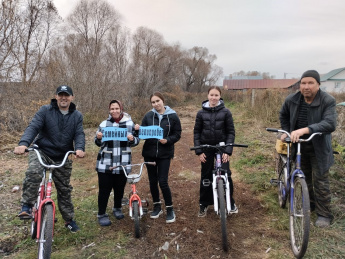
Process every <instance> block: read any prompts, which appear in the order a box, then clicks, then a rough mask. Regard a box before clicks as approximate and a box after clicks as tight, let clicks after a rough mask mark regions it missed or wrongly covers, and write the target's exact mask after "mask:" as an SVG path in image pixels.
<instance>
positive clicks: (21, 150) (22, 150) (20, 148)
mask: <svg viewBox="0 0 345 259" xmlns="http://www.w3.org/2000/svg"><path fill="white" fill-rule="evenodd" d="M27 148H28V147H27V146H18V147H15V148H14V153H15V154H16V155H21V154H24V153H25V149H27Z"/></svg>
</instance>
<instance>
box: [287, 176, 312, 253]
mask: <svg viewBox="0 0 345 259" xmlns="http://www.w3.org/2000/svg"><path fill="white" fill-rule="evenodd" d="M290 206H291V205H290ZM292 208H293V211H290V238H291V247H292V251H293V253H294V255H295V257H296V258H302V257H303V256H304V254H305V252H306V251H307V247H308V240H309V228H310V202H309V192H308V187H307V184H306V182H305V179H304V178H300V177H296V178H295V188H294V193H293V205H292ZM290 210H291V209H290Z"/></svg>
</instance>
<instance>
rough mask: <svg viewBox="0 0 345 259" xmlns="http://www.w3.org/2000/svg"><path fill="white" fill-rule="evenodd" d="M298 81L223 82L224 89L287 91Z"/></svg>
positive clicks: (234, 80) (235, 80)
mask: <svg viewBox="0 0 345 259" xmlns="http://www.w3.org/2000/svg"><path fill="white" fill-rule="evenodd" d="M298 81H299V80H298V79H257V80H255V79H251V80H237V79H232V80H223V87H224V89H229V90H243V89H287V88H289V87H291V86H293V85H294V84H296V83H297V82H298Z"/></svg>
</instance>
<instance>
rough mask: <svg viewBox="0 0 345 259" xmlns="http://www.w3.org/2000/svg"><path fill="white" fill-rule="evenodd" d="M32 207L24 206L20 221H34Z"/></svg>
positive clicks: (20, 213) (19, 215)
mask: <svg viewBox="0 0 345 259" xmlns="http://www.w3.org/2000/svg"><path fill="white" fill-rule="evenodd" d="M31 207H32V206H30V205H28V204H23V206H22V209H21V211H20V212H19V214H18V217H19V218H20V219H32V213H31Z"/></svg>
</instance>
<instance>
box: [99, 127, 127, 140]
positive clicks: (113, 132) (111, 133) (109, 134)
mask: <svg viewBox="0 0 345 259" xmlns="http://www.w3.org/2000/svg"><path fill="white" fill-rule="evenodd" d="M102 133H103V137H102V141H111V140H119V141H127V128H119V127H105V128H103V129H102Z"/></svg>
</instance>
